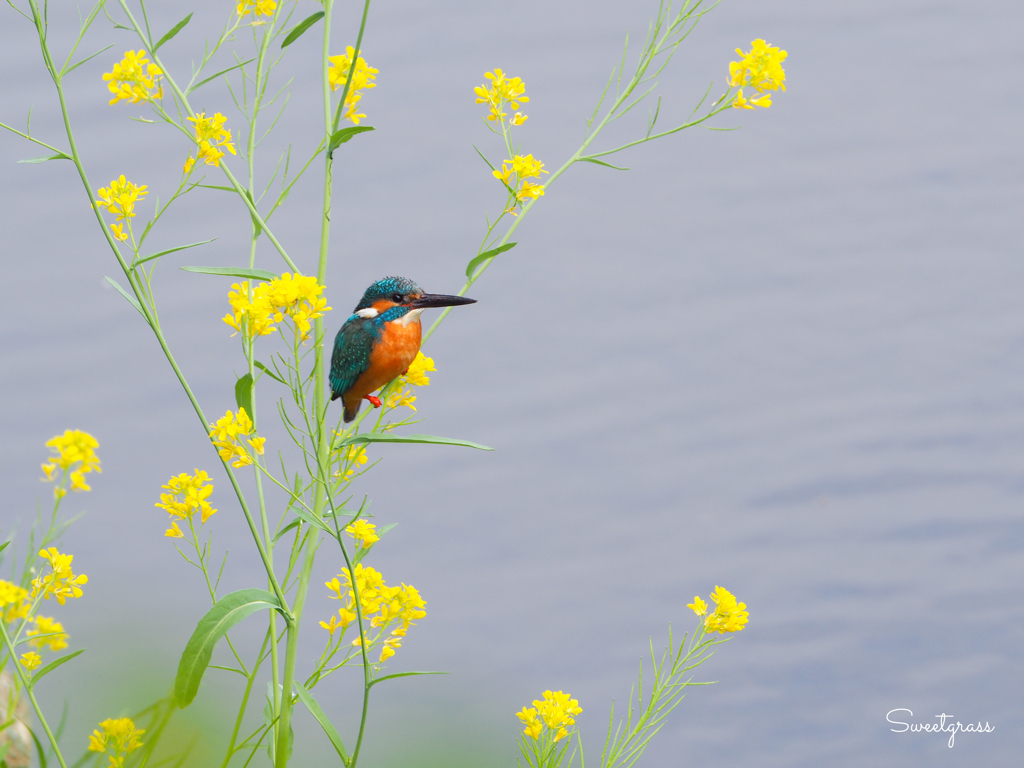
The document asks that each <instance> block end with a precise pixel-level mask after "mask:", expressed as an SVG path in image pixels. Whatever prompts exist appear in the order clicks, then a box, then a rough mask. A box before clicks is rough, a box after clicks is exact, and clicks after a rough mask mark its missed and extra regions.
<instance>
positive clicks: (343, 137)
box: [327, 125, 374, 157]
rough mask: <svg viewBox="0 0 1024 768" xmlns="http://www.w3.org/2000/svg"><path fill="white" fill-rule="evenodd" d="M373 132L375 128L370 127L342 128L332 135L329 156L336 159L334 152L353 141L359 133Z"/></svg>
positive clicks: (328, 146)
mask: <svg viewBox="0 0 1024 768" xmlns="http://www.w3.org/2000/svg"><path fill="white" fill-rule="evenodd" d="M372 130H374V128H373V126H370V125H353V126H350V127H348V128H342V129H341V130H338V131H335V132H334V133H333V134H332V135H331V141H330V143H328V145H327V156H328V157H334V150H336V149H337V148H338V147H340V146H341V145H342V144H344V143H345V142H346V141H348V140H349V139H351V138H352V137H353V136H355V135H356V134H357V133H366V131H372Z"/></svg>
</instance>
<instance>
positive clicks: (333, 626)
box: [320, 616, 338, 637]
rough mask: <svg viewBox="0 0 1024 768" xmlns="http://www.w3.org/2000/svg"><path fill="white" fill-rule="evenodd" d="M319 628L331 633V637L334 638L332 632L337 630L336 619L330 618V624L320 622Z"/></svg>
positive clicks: (335, 617)
mask: <svg viewBox="0 0 1024 768" xmlns="http://www.w3.org/2000/svg"><path fill="white" fill-rule="evenodd" d="M320 626H321V627H323V628H324V629H326V630H327V631H328V632H330V633H331V637H334V630H336V629H337V628H338V617H337V616H331V623H330V624H328V623H327V622H326V621H321V622H320Z"/></svg>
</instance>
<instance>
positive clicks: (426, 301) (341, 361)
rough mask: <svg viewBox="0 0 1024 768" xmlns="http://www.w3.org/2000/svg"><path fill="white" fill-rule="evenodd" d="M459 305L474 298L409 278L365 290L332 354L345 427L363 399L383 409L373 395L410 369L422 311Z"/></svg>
mask: <svg viewBox="0 0 1024 768" xmlns="http://www.w3.org/2000/svg"><path fill="white" fill-rule="evenodd" d="M459 304H476V299H467V298H465V297H464V296H445V295H443V294H439V293H424V292H423V289H422V288H420V287H419V286H418V285H416V283H414V282H413V281H412V280H410V279H408V278H407V277H385V278H384V279H383V280H378V281H377V282H376V283H374V284H373V285H371V286H370V287H369V288H367V289H366V293H364V294H363V298H362V299H361V300H360V302H359V303H358V304H357V305H356V308H355V309H354V310H353V314H352V316H351V317H350V318H349V319H348V320H346V321H345V324H344V325H343V326H341V330H340V331H338V335H337V336H335V337H334V353H333V354H332V355H331V400H337V399H338V398H339V397H340V398H341V402H342V404H343V405H344V406H345V422H346V423H348V422H350V421H352V419H354V418H355V417H356V414H357V413H359V407H360V406H361V405H362V404H363V400H364V399H365V400H369V401H370V403H371V404H372V405H373V407H374V408H380V406H381V402H380V398H378V397H374V396H373V395H371V394H370V393H371V392H374V391H376V390H378V389H380V388H381V387H383V386H384V385H385V384H387V383H388V382H389V381H391V380H392V379H394V378H395V377H396V376H401V375H402V374H403V373H405V372H406V371H407V370H409V364H410V363H412V361H413V360H415V359H416V353H417V352H419V351H420V339H421V334H422V332H423V328H422V326H421V325H420V315H421V314H422V313H423V310H425V309H429V308H430V307H454V306H457V305H459Z"/></svg>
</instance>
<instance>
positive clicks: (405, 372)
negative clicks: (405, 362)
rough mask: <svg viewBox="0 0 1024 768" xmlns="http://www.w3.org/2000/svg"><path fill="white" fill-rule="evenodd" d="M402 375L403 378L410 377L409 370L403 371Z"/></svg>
mask: <svg viewBox="0 0 1024 768" xmlns="http://www.w3.org/2000/svg"><path fill="white" fill-rule="evenodd" d="M402 375H403V376H408V375H409V369H408V368H406V369H405V370H404V371H402Z"/></svg>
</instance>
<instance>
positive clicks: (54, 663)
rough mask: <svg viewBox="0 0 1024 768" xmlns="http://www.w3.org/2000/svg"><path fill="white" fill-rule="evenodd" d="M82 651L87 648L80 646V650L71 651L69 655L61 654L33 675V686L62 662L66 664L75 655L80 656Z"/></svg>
mask: <svg viewBox="0 0 1024 768" xmlns="http://www.w3.org/2000/svg"><path fill="white" fill-rule="evenodd" d="M80 653H85V648H80V649H79V650H77V651H75V652H73V653H69V654H68V655H67V656H61V657H60V658H59V659H54V660H53V661H51V662H50V663H49V664H47V665H46V666H45V667H43V668H42V669H40V670H39V671H38V672H36V673H35V674H34V675H32V687H33V688H35V687H36V683H38V682H39V681H40V680H42V679H43V675H47V674H49V673H50V672H53V670H55V669H56V668H57V667H59V666H60V665H61V664H65V663H67V662H69V661H71V660H72V659H73V658H75V656H78V655H79V654H80Z"/></svg>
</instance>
